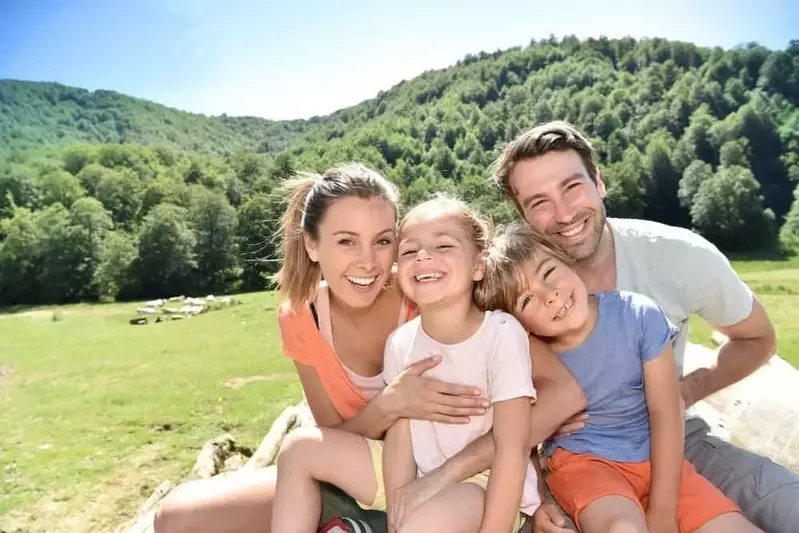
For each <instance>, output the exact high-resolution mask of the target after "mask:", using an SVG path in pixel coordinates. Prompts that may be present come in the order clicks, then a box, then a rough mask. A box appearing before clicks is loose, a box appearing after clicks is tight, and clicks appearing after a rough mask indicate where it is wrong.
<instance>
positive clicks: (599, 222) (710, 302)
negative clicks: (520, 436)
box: [493, 121, 799, 533]
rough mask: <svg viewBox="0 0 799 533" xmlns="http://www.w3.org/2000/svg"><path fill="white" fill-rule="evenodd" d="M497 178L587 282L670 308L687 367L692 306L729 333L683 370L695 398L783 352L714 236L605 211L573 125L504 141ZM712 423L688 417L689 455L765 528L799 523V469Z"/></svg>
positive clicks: (590, 158)
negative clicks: (712, 361)
mask: <svg viewBox="0 0 799 533" xmlns="http://www.w3.org/2000/svg"><path fill="white" fill-rule="evenodd" d="M493 179H494V180H495V181H496V183H497V184H498V185H499V186H500V187H501V188H502V189H503V190H504V192H505V194H506V195H507V197H508V198H509V199H510V200H511V201H512V202H513V203H514V204H515V205H516V208H517V209H518V211H519V212H520V213H521V214H522V216H523V217H524V219H525V220H526V221H527V223H528V224H529V225H530V226H531V227H533V228H534V229H536V230H538V231H539V232H540V233H542V234H544V236H545V237H546V238H547V239H548V240H550V241H551V242H553V243H555V244H557V245H559V246H560V247H561V248H562V249H563V250H564V251H565V252H566V254H568V255H569V256H570V258H571V259H572V260H573V261H574V263H575V264H574V268H575V270H576V271H577V272H578V273H579V275H580V277H581V278H582V279H583V281H584V282H585V284H586V286H587V287H588V290H589V291H591V292H599V291H608V290H628V291H634V292H638V293H642V294H644V295H647V296H649V297H650V298H652V299H654V300H655V301H656V302H657V303H658V304H659V305H660V306H661V307H662V308H663V309H664V311H665V312H666V314H667V315H668V317H669V319H670V320H671V321H672V322H673V323H674V324H675V325H677V326H678V327H679V333H678V335H677V337H676V338H675V341H674V354H675V357H676V360H677V365H678V369H679V370H680V373H681V374H682V369H683V360H684V357H685V346H686V340H687V337H688V319H689V318H690V316H691V315H693V314H696V315H699V316H701V317H702V318H703V319H704V320H706V321H707V322H708V323H709V324H710V326H711V327H713V328H715V329H717V330H719V331H721V332H722V333H724V334H726V335H727V336H728V337H729V339H730V340H729V342H727V343H726V344H724V345H723V346H722V348H721V349H720V350H719V354H718V362H717V363H716V365H715V366H713V367H711V368H700V369H698V370H696V371H694V372H691V373H690V374H688V375H685V376H683V378H682V382H681V391H682V396H683V399H684V401H685V405H686V407H690V406H691V405H693V404H694V403H696V402H697V401H699V400H701V399H703V398H705V397H707V396H709V395H710V394H713V393H714V392H717V391H719V390H721V389H723V388H725V387H728V386H729V385H732V384H733V383H735V382H737V381H739V380H741V379H743V378H745V377H746V376H748V375H750V374H751V373H752V372H754V371H755V370H756V369H757V368H758V367H760V366H761V365H762V364H763V363H764V362H766V361H767V360H768V358H769V357H770V356H771V355H772V354H773V353H774V350H775V335H774V329H773V327H772V324H771V321H770V320H769V318H768V316H767V314H766V312H765V310H764V308H763V306H762V305H761V303H760V302H759V301H758V299H757V297H755V296H754V294H753V293H752V292H751V291H750V290H749V288H748V287H747V285H746V284H745V283H744V282H743V281H742V280H741V279H740V278H739V277H738V276H737V274H736V273H735V271H734V270H733V269H732V267H731V266H730V263H729V261H728V260H727V258H726V257H725V256H724V255H723V254H722V253H721V252H720V251H719V250H718V249H717V248H716V247H715V246H714V245H713V244H711V243H710V242H708V241H707V240H706V239H704V238H703V237H701V236H699V235H697V234H695V233H693V232H691V231H690V230H688V229H685V228H678V227H674V226H667V225H664V224H660V223H656V222H651V221H645V220H637V219H623V218H609V217H607V214H606V210H605V206H604V204H603V198H604V197H605V194H606V190H605V184H604V183H603V181H602V179H601V177H600V173H599V169H598V167H597V163H596V154H595V153H594V150H593V147H592V146H591V144H590V142H589V141H588V140H587V138H586V137H585V136H584V135H583V134H581V133H580V132H579V131H578V130H577V129H576V128H574V127H573V126H572V125H570V124H568V123H565V122H560V121H556V122H550V123H547V124H543V125H541V126H538V127H536V128H533V129H531V130H529V131H527V132H524V133H523V134H521V135H520V136H519V137H517V138H516V139H515V140H513V141H512V142H511V143H509V144H508V145H507V146H506V147H505V149H504V150H503V152H502V154H501V156H500V158H499V161H498V162H497V165H496V169H495V171H494V175H493ZM581 424H582V422H580V421H577V422H575V423H574V424H570V425H569V429H571V430H579V428H580V427H581ZM709 430H710V428H709V426H708V424H707V423H706V422H705V421H703V420H702V419H701V418H698V417H696V416H690V415H689V416H688V417H687V420H686V427H685V436H686V442H685V457H686V459H688V460H689V461H690V462H691V463H693V465H694V466H695V467H696V469H697V470H698V471H699V472H700V473H701V474H702V475H703V476H705V477H706V478H707V479H709V480H710V481H711V482H712V483H713V484H715V485H716V486H718V487H719V488H720V489H721V490H722V491H723V492H724V493H725V494H726V495H727V496H728V497H730V498H731V499H733V500H734V501H735V502H736V503H737V504H738V505H739V506H740V507H741V509H742V510H743V511H744V513H745V514H746V516H747V517H748V518H749V520H751V521H752V522H753V523H755V524H756V525H758V526H759V527H760V528H762V529H763V530H765V531H774V532H778V531H780V532H781V531H786V532H787V531H796V529H795V528H796V527H797V524H799V506H798V505H796V503H797V502H799V476H796V475H794V474H792V473H791V472H790V471H789V470H787V469H785V468H783V467H782V466H780V465H777V464H776V463H774V462H772V461H770V460H769V459H767V458H764V457H761V456H759V455H756V454H754V453H751V452H749V451H746V450H743V449H741V448H738V447H736V446H734V445H732V444H730V443H727V442H724V441H722V440H720V439H718V438H716V437H713V436H710V435H709ZM550 516H551V514H550ZM542 518H543V520H542ZM536 520H537V521H536V524H535V531H539V532H541V533H544V532H548V531H562V529H559V528H556V527H554V524H553V523H552V522H550V521H549V520H547V515H544V514H539V515H538V516H537V519H536Z"/></svg>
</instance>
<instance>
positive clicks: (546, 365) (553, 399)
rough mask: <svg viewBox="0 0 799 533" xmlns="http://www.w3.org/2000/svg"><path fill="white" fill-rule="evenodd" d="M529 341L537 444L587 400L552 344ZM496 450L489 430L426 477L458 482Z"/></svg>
mask: <svg viewBox="0 0 799 533" xmlns="http://www.w3.org/2000/svg"><path fill="white" fill-rule="evenodd" d="M529 344H530V348H529V352H528V355H529V359H530V360H531V364H532V367H533V368H534V371H533V372H532V378H533V384H534V386H535V390H536V391H537V396H538V399H537V400H536V403H535V405H534V406H533V408H532V414H531V419H530V426H529V427H530V440H529V443H530V445H531V446H535V445H536V444H539V443H541V442H543V441H544V440H546V439H547V438H548V437H549V436H550V435H552V434H553V433H555V431H557V430H558V428H559V427H560V426H561V425H562V424H563V423H564V422H565V421H566V420H568V418H569V417H571V416H573V415H575V414H577V413H579V412H580V411H582V410H583V409H585V408H586V407H587V405H588V400H587V398H586V396H585V393H584V392H583V390H582V389H581V388H580V385H579V384H578V383H577V380H576V379H575V378H574V376H572V374H571V372H569V370H568V369H567V368H566V366H565V365H564V364H563V363H562V362H561V361H560V359H559V358H558V356H557V355H556V354H555V353H554V352H553V351H552V349H551V348H550V347H549V346H547V345H546V344H544V343H543V342H541V341H540V340H538V339H536V338H535V337H530V339H529ZM523 369H524V365H522V366H520V367H519V368H518V369H517V371H518V372H519V373H521V372H523V371H524V370H523ZM494 453H495V450H494V438H493V435H492V434H491V433H486V434H485V435H483V436H482V437H479V438H478V439H476V440H474V441H473V442H471V443H470V444H469V445H468V446H467V447H466V448H464V449H463V450H461V451H460V452H458V453H457V454H455V456H453V457H451V458H450V459H449V460H448V461H446V462H445V463H444V464H443V465H441V466H440V467H439V468H438V469H436V470H433V471H432V472H431V473H429V474H427V476H426V477H429V476H436V477H438V478H440V479H441V481H440V483H441V484H443V485H449V484H452V483H459V482H461V481H463V480H464V479H466V478H468V477H471V476H473V475H475V474H477V473H479V472H482V471H483V470H485V469H487V468H489V467H490V466H491V461H492V460H493V459H494Z"/></svg>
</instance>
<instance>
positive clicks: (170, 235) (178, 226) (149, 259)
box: [136, 204, 197, 297]
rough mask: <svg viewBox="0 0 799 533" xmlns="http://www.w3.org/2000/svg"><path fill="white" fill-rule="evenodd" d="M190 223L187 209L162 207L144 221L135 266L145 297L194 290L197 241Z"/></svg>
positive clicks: (169, 206) (151, 212) (169, 205)
mask: <svg viewBox="0 0 799 533" xmlns="http://www.w3.org/2000/svg"><path fill="white" fill-rule="evenodd" d="M187 220H188V213H187V211H186V209H184V208H182V207H178V206H176V205H172V204H160V205H158V206H156V207H155V208H153V210H152V211H150V212H149V213H148V214H147V216H146V217H145V218H144V221H143V224H142V229H141V233H140V234H139V238H138V243H137V244H138V252H139V258H138V262H137V265H136V271H137V272H136V274H137V277H138V279H139V280H140V283H141V294H142V295H146V296H151V297H163V296H166V295H174V294H182V293H186V292H189V291H190V289H191V288H192V282H193V278H192V274H193V272H194V269H195V268H197V257H196V254H195V252H194V248H195V246H196V244H197V240H196V239H195V237H194V233H193V232H192V231H191V228H190V227H189V224H188V222H187Z"/></svg>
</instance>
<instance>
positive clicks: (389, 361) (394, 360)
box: [383, 330, 404, 385]
mask: <svg viewBox="0 0 799 533" xmlns="http://www.w3.org/2000/svg"><path fill="white" fill-rule="evenodd" d="M397 331H398V330H394V331H393V332H391V334H390V335H389V336H388V339H387V340H386V346H385V349H384V351H383V381H384V382H385V384H386V385H388V384H390V383H391V382H392V381H394V380H395V379H397V376H398V375H399V373H400V372H402V370H404V369H403V368H401V364H400V360H399V359H400V357H401V353H400V350H398V349H397V339H396V333H397Z"/></svg>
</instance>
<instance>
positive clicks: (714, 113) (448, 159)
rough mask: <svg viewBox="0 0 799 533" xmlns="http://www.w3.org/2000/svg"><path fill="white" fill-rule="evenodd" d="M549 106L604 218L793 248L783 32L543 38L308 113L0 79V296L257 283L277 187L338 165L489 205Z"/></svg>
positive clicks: (749, 248) (164, 292) (182, 290)
mask: <svg viewBox="0 0 799 533" xmlns="http://www.w3.org/2000/svg"><path fill="white" fill-rule="evenodd" d="M320 90H322V89H320ZM552 119H565V120H568V121H570V122H573V123H574V124H576V125H577V126H579V127H580V128H581V129H583V130H584V131H585V132H586V133H587V134H588V135H589V136H590V137H591V139H592V141H593V142H594V144H595V146H596V148H597V151H598V154H599V159H600V161H599V163H600V169H601V173H602V177H603V179H604V180H605V182H606V184H607V186H608V198H607V206H608V211H609V214H610V215H612V216H627V217H644V218H649V219H653V220H659V221H663V222H666V223H670V224H677V225H681V226H685V227H690V228H692V229H694V230H695V231H697V232H699V233H701V234H703V235H705V236H706V237H708V238H709V239H710V240H712V241H713V242H714V243H716V244H717V245H718V246H719V247H721V248H722V249H724V250H726V251H728V252H744V253H750V252H754V251H770V252H778V253H791V252H792V251H793V250H794V249H796V248H797V246H799V188H797V184H799V41H792V42H791V43H789V44H788V46H786V48H785V49H783V50H776V51H775V50H769V49H766V48H764V47H762V46H759V45H757V44H756V43H752V44H748V45H742V46H739V47H736V48H733V49H727V50H725V49H721V48H713V49H709V48H701V47H697V46H694V45H692V44H690V43H683V42H676V41H668V40H662V39H645V40H634V39H614V40H611V39H587V40H582V41H581V40H578V39H576V38H573V37H568V38H564V39H560V40H557V39H554V38H551V39H548V40H542V41H533V42H531V43H530V45H529V46H526V47H518V48H514V49H510V50H505V51H497V52H495V53H480V54H478V55H468V56H466V57H464V58H463V59H462V60H461V61H459V62H458V63H457V64H456V65H454V66H452V67H450V68H447V69H443V70H438V71H430V72H426V73H424V74H422V75H421V76H418V77H417V78H414V79H412V80H409V81H404V82H402V83H400V84H398V85H396V86H394V87H392V88H390V89H389V90H387V91H384V92H380V93H379V94H378V95H377V96H376V97H375V98H373V99H371V100H368V101H365V102H362V103H361V104H359V105H356V106H353V107H350V108H347V109H342V110H340V111H337V112H335V113H332V114H331V115H328V116H324V117H314V118H313V119H310V120H295V121H279V122H276V121H268V120H264V119H259V118H253V117H246V118H233V117H226V116H222V117H206V116H203V115H196V114H190V113H184V112H181V111H177V110H174V109H170V108H166V107H164V106H161V105H158V104H154V103H151V102H147V101H143V100H139V99H135V98H131V97H128V96H125V95H121V94H119V93H115V92H111V91H95V92H89V91H86V90H83V89H77V88H72V87H66V86H63V85H58V84H52V83H32V82H23V81H13V80H6V81H0V305H14V304H36V303H49V302H57V303H62V302H73V301H92V300H115V299H134V298H143V297H156V296H169V295H174V294H189V293H191V294H204V293H209V292H221V291H223V292H228V291H242V290H255V289H261V288H264V287H268V286H269V275H270V274H271V273H273V272H274V271H275V270H276V268H277V265H278V264H279V258H278V257H277V252H276V247H275V244H276V243H275V239H274V234H275V231H276V229H277V221H278V218H279V216H280V213H281V212H282V208H283V204H282V201H283V200H282V198H280V196H279V195H276V194H275V188H276V187H277V186H278V185H279V183H280V182H281V180H283V179H285V178H286V177H287V176H290V175H291V174H292V172H293V171H294V170H323V169H324V168H326V167H329V166H332V165H335V164H339V163H342V162H347V161H361V162H363V163H365V164H367V165H369V166H371V167H373V168H375V169H377V170H379V171H380V172H382V173H383V174H385V175H386V176H387V177H389V178H390V179H391V180H393V181H394V182H396V183H397V184H398V185H399V186H400V187H401V190H402V193H403V201H404V203H405V204H406V205H412V204H414V203H416V202H418V201H420V200H422V199H424V198H426V197H428V196H429V195H430V194H432V193H433V192H435V191H439V190H449V191H453V192H455V193H457V194H458V195H460V196H461V197H462V198H464V199H465V200H467V201H469V202H470V203H472V205H475V206H476V207H478V208H479V209H480V210H481V211H483V212H484V213H485V214H487V215H489V216H491V217H492V218H493V219H494V220H495V221H496V222H499V223H501V222H504V221H507V220H509V219H510V218H511V217H513V216H514V213H513V211H512V209H511V207H510V206H509V204H508V203H507V202H504V201H503V200H502V198H501V197H500V195H499V194H498V191H496V190H495V189H493V188H492V187H491V186H489V185H488V183H487V180H486V178H487V177H488V175H489V173H490V167H491V164H492V162H493V161H494V160H495V159H496V157H497V155H498V154H499V151H500V150H501V148H502V146H503V145H504V143H506V142H507V141H508V140H510V139H512V138H513V137H514V136H515V135H517V134H518V133H519V132H521V131H523V130H524V129H526V128H528V127H530V126H532V125H534V124H537V123H540V122H543V121H547V120H552Z"/></svg>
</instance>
